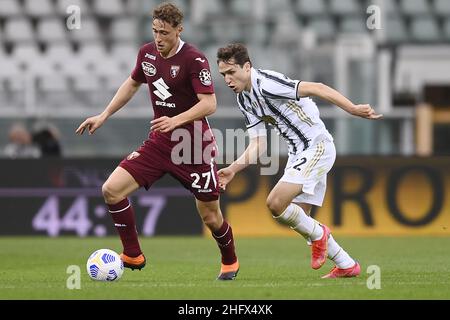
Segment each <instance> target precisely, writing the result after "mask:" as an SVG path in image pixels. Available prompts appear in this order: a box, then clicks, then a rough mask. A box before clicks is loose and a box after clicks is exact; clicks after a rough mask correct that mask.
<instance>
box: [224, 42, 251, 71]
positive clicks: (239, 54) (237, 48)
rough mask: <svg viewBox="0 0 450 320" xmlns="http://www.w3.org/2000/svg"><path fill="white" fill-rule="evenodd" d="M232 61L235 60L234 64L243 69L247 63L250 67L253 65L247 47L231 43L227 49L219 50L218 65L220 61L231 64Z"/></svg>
mask: <svg viewBox="0 0 450 320" xmlns="http://www.w3.org/2000/svg"><path fill="white" fill-rule="evenodd" d="M232 59H233V60H234V63H236V64H238V65H240V66H241V67H243V66H244V64H245V63H246V62H249V63H250V66H251V65H252V62H251V61H250V57H249V56H248V50H247V47H246V46H244V45H243V44H242V43H231V44H229V45H227V46H226V47H223V48H219V50H217V63H219V62H220V61H223V62H225V63H230V60H232Z"/></svg>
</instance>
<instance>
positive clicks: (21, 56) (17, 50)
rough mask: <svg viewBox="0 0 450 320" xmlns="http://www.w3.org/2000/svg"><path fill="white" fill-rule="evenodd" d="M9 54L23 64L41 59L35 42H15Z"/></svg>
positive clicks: (37, 61)
mask: <svg viewBox="0 0 450 320" xmlns="http://www.w3.org/2000/svg"><path fill="white" fill-rule="evenodd" d="M11 56H12V57H13V58H14V59H15V60H16V61H19V62H20V63H23V64H24V66H29V65H30V64H38V63H39V60H40V59H42V52H41V50H40V49H39V47H38V46H37V44H36V43H35V42H28V43H20V44H16V45H15V46H14V48H13V50H12V54H11Z"/></svg>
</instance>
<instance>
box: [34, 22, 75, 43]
mask: <svg viewBox="0 0 450 320" xmlns="http://www.w3.org/2000/svg"><path fill="white" fill-rule="evenodd" d="M36 33H37V38H38V39H39V40H40V41H43V42H46V43H49V42H64V41H65V40H66V38H67V36H68V35H67V34H66V29H65V25H64V23H63V21H62V20H61V19H60V18H47V19H41V20H39V22H38V24H37V28H36Z"/></svg>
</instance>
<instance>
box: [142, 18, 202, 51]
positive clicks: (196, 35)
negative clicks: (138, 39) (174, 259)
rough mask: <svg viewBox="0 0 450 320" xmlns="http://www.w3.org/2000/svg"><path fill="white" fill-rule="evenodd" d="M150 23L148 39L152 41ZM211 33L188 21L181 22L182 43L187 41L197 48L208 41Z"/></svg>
mask: <svg viewBox="0 0 450 320" xmlns="http://www.w3.org/2000/svg"><path fill="white" fill-rule="evenodd" d="M150 24H151V21H150V22H149V23H148V27H147V28H148V29H149V36H148V39H151V40H152V41H153V35H152V34H151V32H152V29H151V25H150ZM210 33H211V30H209V29H207V28H205V27H203V26H201V25H195V24H193V23H192V21H190V20H185V21H184V22H183V32H182V33H181V38H182V39H183V40H184V41H188V42H191V43H193V44H194V45H196V46H199V45H200V44H201V43H203V42H205V41H207V40H208V36H209V34H210Z"/></svg>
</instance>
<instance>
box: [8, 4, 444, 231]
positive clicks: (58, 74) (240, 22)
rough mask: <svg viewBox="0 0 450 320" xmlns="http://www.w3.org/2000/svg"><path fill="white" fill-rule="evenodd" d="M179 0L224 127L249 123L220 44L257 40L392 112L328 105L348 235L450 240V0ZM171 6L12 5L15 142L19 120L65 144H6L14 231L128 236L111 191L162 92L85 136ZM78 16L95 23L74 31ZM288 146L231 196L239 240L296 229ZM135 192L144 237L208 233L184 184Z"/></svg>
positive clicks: (269, 52) (337, 189)
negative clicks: (19, 153) (281, 221)
mask: <svg viewBox="0 0 450 320" xmlns="http://www.w3.org/2000/svg"><path fill="white" fill-rule="evenodd" d="M173 2H174V3H176V4H177V5H179V6H180V8H181V9H182V10H183V11H184V12H185V22H184V32H183V33H182V39H184V40H186V41H188V42H191V43H193V44H195V45H196V46H198V47H199V48H200V49H201V50H203V51H204V52H205V53H206V55H207V57H208V59H209V61H210V65H211V69H212V75H213V80H214V82H215V88H216V94H217V99H218V110H217V112H216V113H215V114H214V115H213V116H211V117H210V123H211V125H212V127H214V128H216V129H218V130H221V131H223V132H225V130H226V129H227V128H244V122H243V119H242V116H241V114H240V112H239V111H238V109H237V108H236V106H235V98H234V95H233V93H232V92H231V90H229V89H227V88H226V87H225V85H224V83H223V80H222V79H221V77H220V74H219V73H218V72H217V66H216V64H215V53H216V51H217V48H218V47H220V46H223V45H225V44H227V43H229V42H232V41H233V42H235V41H239V42H243V43H245V44H247V45H248V47H249V50H250V55H251V57H252V62H253V64H254V66H255V67H262V68H265V69H274V70H277V71H280V72H283V73H285V74H286V75H288V76H290V77H292V78H294V79H304V80H308V81H318V82H323V83H325V84H328V85H330V86H332V87H334V88H336V89H337V90H339V91H340V92H342V93H343V94H344V95H346V96H347V97H349V98H350V99H351V100H353V101H354V102H357V103H370V104H371V105H372V106H373V107H374V108H375V110H376V111H377V112H380V113H383V114H384V120H382V121H376V122H371V121H366V120H362V119H356V118H352V117H350V116H349V115H347V114H345V113H344V112H343V111H341V110H340V109H339V108H337V107H335V106H330V105H329V104H327V103H325V102H324V101H320V100H316V101H317V102H318V104H319V109H320V111H321V115H322V118H323V120H324V122H325V124H326V125H327V127H328V129H329V131H330V132H331V133H332V135H333V137H334V139H335V142H336V147H337V152H338V159H337V162H336V165H335V167H334V169H333V170H332V172H331V174H330V176H329V189H328V192H327V196H326V200H325V204H324V207H323V208H321V209H319V210H317V212H315V213H314V214H315V216H316V217H317V218H318V219H320V220H321V221H323V222H324V223H327V224H329V225H330V226H331V227H332V229H333V230H334V231H335V233H336V234H337V235H339V236H375V237H377V236H397V235H408V236H448V235H449V232H450V229H449V221H450V191H449V190H450V188H449V187H450V158H449V155H450V139H449V137H450V95H449V94H448V92H449V89H450V46H449V41H450V1H448V0H378V1H377V0H368V1H359V0H339V1H338V0H250V1H245V0H186V1H182V0H177V1H173ZM157 3H159V1H155V0H84V1H83V0H0V149H3V147H4V146H5V145H6V144H7V143H8V132H9V130H10V128H11V126H12V125H13V124H15V123H18V122H19V123H22V124H24V125H25V126H27V127H28V128H29V129H30V130H31V131H35V130H38V129H39V128H43V127H50V128H52V130H53V132H54V133H55V135H56V136H57V138H58V139H59V143H60V145H61V147H62V156H61V157H56V158H55V157H50V158H47V157H42V158H41V159H20V160H18V159H13V160H12V159H8V157H7V156H6V154H3V153H1V151H0V155H1V156H2V159H1V160H0V166H1V168H2V169H1V170H0V204H1V207H2V219H3V222H2V223H1V224H0V235H3V236H6V235H8V236H11V235H41V236H46V237H47V236H49V237H54V236H60V235H76V236H80V237H83V236H87V235H89V236H90V235H94V236H98V237H101V236H105V235H115V231H114V228H113V226H112V221H111V220H110V219H109V217H108V215H107V213H106V208H105V206H104V204H103V201H102V198H101V192H100V189H101V188H100V187H101V184H102V183H103V181H104V180H105V179H106V178H107V176H108V174H109V173H110V172H111V171H112V170H113V169H114V168H115V166H116V165H117V163H118V162H119V161H120V159H122V158H123V157H124V156H126V155H127V154H129V153H130V152H131V151H133V150H134V149H135V148H136V147H138V146H139V145H140V143H141V142H142V140H144V138H145V137H146V135H147V132H148V129H149V120H150V119H151V118H152V111H151V107H150V105H149V100H148V92H147V90H146V88H141V89H140V90H139V92H138V93H137V94H136V96H135V97H134V98H133V99H132V101H130V103H129V104H128V105H127V106H126V107H125V108H124V109H122V110H121V111H119V112H118V113H117V114H116V115H114V116H113V117H112V118H111V119H109V120H108V122H107V123H106V124H105V125H104V126H103V127H102V128H101V129H100V130H98V131H97V132H96V134H95V135H94V136H89V137H86V136H82V137H79V136H76V135H75V133H74V131H75V129H76V127H77V126H78V125H79V123H81V121H82V120H83V119H84V118H85V117H87V116H91V115H94V114H96V113H98V112H101V111H102V110H103V109H104V107H105V106H106V104H107V103H108V102H109V100H110V99H111V97H112V96H113V94H114V92H115V90H116V89H117V88H118V86H119V85H120V84H121V83H122V81H123V80H124V79H126V77H127V76H128V75H129V73H130V71H131V70H132V68H133V66H134V63H135V57H136V53H137V50H138V48H139V46H140V45H142V44H143V43H145V42H147V41H150V40H151V39H152V36H151V19H150V18H149V14H150V12H151V9H152V8H153V7H154V6H155V5H156V4H157ZM73 6H75V7H73ZM78 8H79V9H80V11H78ZM77 13H81V16H80V17H81V20H80V21H81V28H80V29H74V30H69V28H68V26H69V24H70V23H73V22H74V21H76V18H74V15H75V16H76V15H77ZM73 19H75V20H73ZM280 146H281V150H280V154H281V157H282V161H281V164H280V171H279V172H278V174H277V175H275V176H260V174H259V171H258V168H257V167H253V168H251V169H248V170H247V171H245V172H243V173H242V174H239V176H238V177H237V178H236V180H235V181H233V183H232V185H230V187H229V188H228V189H229V190H228V192H227V193H225V194H223V196H222V209H223V211H224V213H225V214H226V216H227V218H228V219H229V220H230V222H231V224H232V225H233V228H234V230H235V235H236V237H238V238H239V237H246V236H249V237H253V236H257V237H266V236H282V237H284V236H295V234H294V233H293V232H292V231H290V230H287V229H285V228H283V227H280V226H278V225H277V224H276V223H275V222H274V221H273V219H272V218H271V217H270V214H269V212H268V210H267V209H266V208H265V205H264V204H265V198H266V196H267V194H268V192H269V190H270V187H271V186H273V185H274V183H275V182H276V181H277V178H278V177H280V174H281V170H282V168H283V162H284V161H286V153H287V148H286V146H285V144H284V142H280ZM224 152H226V153H227V154H226V155H224V156H227V157H228V156H229V157H231V158H232V157H235V156H236V154H235V150H224ZM131 199H132V201H133V203H134V205H135V207H136V211H137V220H138V231H139V232H140V233H141V234H142V235H144V236H148V237H151V236H154V235H157V236H158V235H200V234H202V233H204V230H203V229H202V225H201V222H200V219H199V218H198V216H197V213H196V211H195V205H194V202H193V200H192V197H191V195H190V194H189V193H188V192H186V191H185V190H184V189H183V188H182V187H180V186H179V185H178V184H177V183H176V182H175V181H174V180H172V179H169V178H167V179H164V180H163V181H161V182H158V184H157V185H156V186H155V188H153V189H152V190H150V191H149V192H145V191H140V192H138V193H137V194H136V195H134V196H133V197H132V198H131ZM174 221H176V222H177V223H173V222H174ZM204 234H205V235H207V234H206V233H204ZM207 236H208V235H207Z"/></svg>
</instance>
